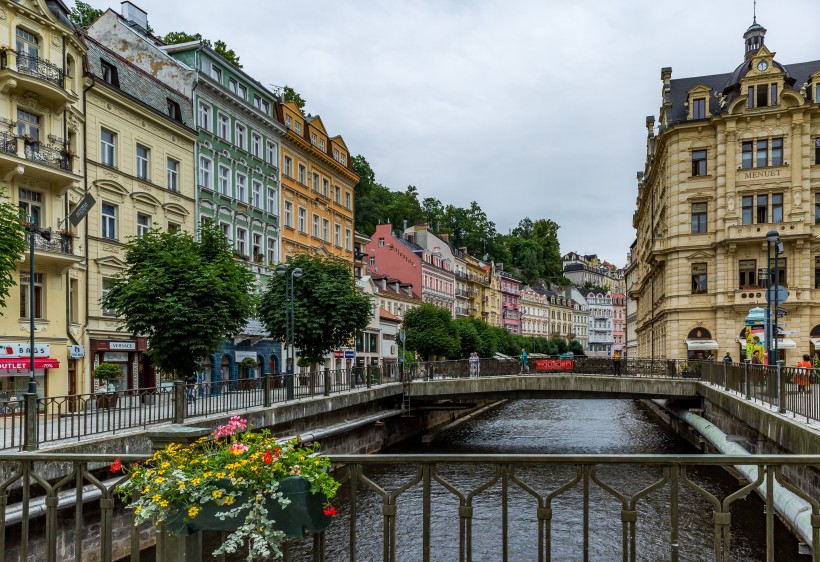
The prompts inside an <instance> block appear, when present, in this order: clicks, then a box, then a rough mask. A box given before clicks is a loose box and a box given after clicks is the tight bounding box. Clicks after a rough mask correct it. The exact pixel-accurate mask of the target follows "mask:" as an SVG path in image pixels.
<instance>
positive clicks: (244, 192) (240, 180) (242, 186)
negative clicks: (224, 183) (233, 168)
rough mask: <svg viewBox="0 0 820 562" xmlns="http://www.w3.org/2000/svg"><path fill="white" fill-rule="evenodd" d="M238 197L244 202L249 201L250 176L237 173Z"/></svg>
mask: <svg viewBox="0 0 820 562" xmlns="http://www.w3.org/2000/svg"><path fill="white" fill-rule="evenodd" d="M236 198H237V199H238V200H239V201H242V202H243V203H247V202H248V176H246V175H245V174H239V173H237V174H236Z"/></svg>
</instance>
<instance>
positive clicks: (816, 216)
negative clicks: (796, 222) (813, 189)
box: [814, 193, 820, 224]
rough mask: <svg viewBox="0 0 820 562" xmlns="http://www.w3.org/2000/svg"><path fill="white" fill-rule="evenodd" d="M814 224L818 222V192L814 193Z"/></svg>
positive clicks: (819, 215) (819, 211)
mask: <svg viewBox="0 0 820 562" xmlns="http://www.w3.org/2000/svg"><path fill="white" fill-rule="evenodd" d="M814 224H820V193H815V194H814Z"/></svg>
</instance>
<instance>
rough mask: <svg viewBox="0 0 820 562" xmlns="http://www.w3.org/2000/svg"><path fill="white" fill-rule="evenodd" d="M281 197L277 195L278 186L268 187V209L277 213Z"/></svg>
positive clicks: (271, 212)
mask: <svg viewBox="0 0 820 562" xmlns="http://www.w3.org/2000/svg"><path fill="white" fill-rule="evenodd" d="M278 203H279V198H278V197H277V196H276V188H273V187H269V188H268V206H267V211H268V212H269V213H270V214H272V215H275V214H276V213H277V212H278V211H279V205H278Z"/></svg>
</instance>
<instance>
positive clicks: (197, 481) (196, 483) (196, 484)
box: [191, 478, 202, 486]
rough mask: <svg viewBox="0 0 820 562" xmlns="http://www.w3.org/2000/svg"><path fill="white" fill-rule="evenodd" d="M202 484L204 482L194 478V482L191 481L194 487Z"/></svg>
mask: <svg viewBox="0 0 820 562" xmlns="http://www.w3.org/2000/svg"><path fill="white" fill-rule="evenodd" d="M200 482H202V480H200V479H199V478H194V479H193V480H191V484H193V485H194V486H199V483H200Z"/></svg>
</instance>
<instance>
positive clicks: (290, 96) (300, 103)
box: [284, 86, 307, 109]
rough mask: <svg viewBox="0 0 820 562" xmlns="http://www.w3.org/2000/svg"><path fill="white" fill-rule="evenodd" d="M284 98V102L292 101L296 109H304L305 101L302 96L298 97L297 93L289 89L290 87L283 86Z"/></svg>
mask: <svg viewBox="0 0 820 562" xmlns="http://www.w3.org/2000/svg"><path fill="white" fill-rule="evenodd" d="M284 98H285V101H286V102H289V101H292V102H293V103H295V104H296V107H298V108H299V109H304V107H305V103H307V102H305V100H304V98H302V96H300V95H299V92H297V91H296V90H294V89H293V88H291V87H290V86H285V93H284Z"/></svg>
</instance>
